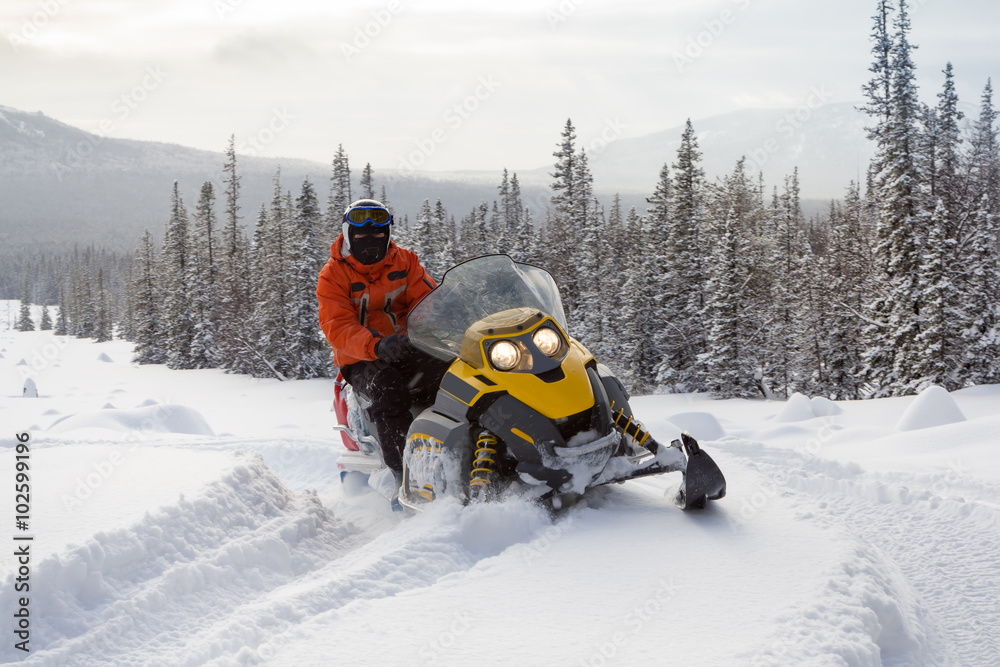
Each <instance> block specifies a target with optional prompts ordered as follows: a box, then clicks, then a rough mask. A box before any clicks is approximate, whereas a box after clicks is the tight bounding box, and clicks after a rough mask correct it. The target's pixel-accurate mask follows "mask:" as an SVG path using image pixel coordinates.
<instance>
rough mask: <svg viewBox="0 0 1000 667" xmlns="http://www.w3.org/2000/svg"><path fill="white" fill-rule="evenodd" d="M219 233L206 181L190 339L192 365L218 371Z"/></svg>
mask: <svg viewBox="0 0 1000 667" xmlns="http://www.w3.org/2000/svg"><path fill="white" fill-rule="evenodd" d="M217 232H218V223H217V221H216V215H215V188H214V186H213V185H212V183H211V181H206V182H205V183H204V184H202V186H201V194H200V196H199V198H198V206H197V208H196V209H195V214H194V222H193V225H192V229H191V253H190V258H189V260H190V261H189V262H188V266H187V273H188V276H187V280H188V284H189V285H190V290H191V293H190V298H191V318H192V320H193V323H194V333H193V337H192V340H191V363H192V367H194V368H216V367H217V366H218V365H219V350H218V344H217V342H216V328H217V313H216V307H217V304H218V302H219V283H218V279H219V268H218V263H219V261H218V260H219V251H218V246H217V242H216V235H217Z"/></svg>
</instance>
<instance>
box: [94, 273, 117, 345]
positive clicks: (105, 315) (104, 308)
mask: <svg viewBox="0 0 1000 667" xmlns="http://www.w3.org/2000/svg"><path fill="white" fill-rule="evenodd" d="M95 313H96V317H95V319H94V336H93V337H94V340H95V342H98V343H103V342H106V341H109V340H111V338H112V336H113V335H114V324H113V322H112V318H111V306H110V304H109V303H108V291H107V290H106V289H105V283H104V267H99V268H98V269H97V294H96V297H95Z"/></svg>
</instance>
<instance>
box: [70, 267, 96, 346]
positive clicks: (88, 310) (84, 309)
mask: <svg viewBox="0 0 1000 667" xmlns="http://www.w3.org/2000/svg"><path fill="white" fill-rule="evenodd" d="M73 300H74V302H75V303H76V306H75V312H76V313H77V315H76V317H74V318H73V335H74V336H76V337H77V338H93V337H94V327H95V323H96V321H97V305H96V304H95V302H94V290H93V285H92V284H91V280H90V273H89V264H85V265H84V266H83V267H81V269H80V272H79V273H76V274H74V276H73Z"/></svg>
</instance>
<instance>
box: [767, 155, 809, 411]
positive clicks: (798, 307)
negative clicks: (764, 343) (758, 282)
mask: <svg viewBox="0 0 1000 667" xmlns="http://www.w3.org/2000/svg"><path fill="white" fill-rule="evenodd" d="M772 216H773V224H774V226H775V229H774V236H773V245H772V249H773V250H772V257H771V262H770V263H771V267H770V275H771V281H772V284H771V290H770V291H771V299H770V305H771V308H770V310H771V313H770V315H769V320H770V326H769V327H768V357H769V363H768V367H767V368H766V369H765V375H766V376H767V377H769V378H771V380H772V383H773V384H772V387H771V388H772V389H774V390H775V391H776V392H777V393H779V394H784V395H785V396H790V395H791V394H792V393H793V392H795V391H799V390H801V389H803V388H804V387H803V386H801V383H800V379H799V377H798V373H797V370H798V367H799V366H800V365H801V364H802V363H803V361H804V360H803V359H802V355H803V354H806V355H808V358H809V359H810V360H812V358H813V357H814V356H815V355H814V354H812V353H810V351H809V350H805V352H803V350H802V349H801V343H800V339H801V338H802V337H803V335H804V333H805V331H804V330H803V328H802V327H801V326H800V324H801V323H800V313H801V312H802V311H803V310H805V309H806V305H805V304H803V302H802V298H803V297H805V296H809V294H808V291H807V290H806V285H805V276H804V273H805V264H806V261H807V260H806V257H807V254H808V248H807V239H806V234H805V229H804V220H803V218H802V207H801V204H800V200H799V171H798V168H796V169H795V171H794V173H793V175H792V176H788V177H785V188H784V191H783V192H782V194H781V195H780V196H779V197H778V198H777V201H776V206H775V207H773V209H772ZM816 269H817V270H818V269H819V267H816ZM820 276H821V273H820V272H818V271H817V272H815V273H814V276H813V277H814V278H817V279H820ZM813 305H814V306H816V307H819V306H820V304H819V303H818V302H816V301H814V302H813ZM813 315H814V316H815V317H816V318H819V315H818V313H817V312H816V311H815V310H814V311H813ZM813 347H815V345H814V346H813ZM812 352H815V350H813V351H812ZM809 365H810V366H812V364H809Z"/></svg>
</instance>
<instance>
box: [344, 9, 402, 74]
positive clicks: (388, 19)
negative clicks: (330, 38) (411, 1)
mask: <svg viewBox="0 0 1000 667" xmlns="http://www.w3.org/2000/svg"><path fill="white" fill-rule="evenodd" d="M402 8H403V5H402V3H401V2H400V1H399V0H389V3H388V4H387V5H386V6H385V8H384V9H376V10H374V11H372V12H371V20H369V21H367V22H366V23H365V24H364V25H363V26H357V27H355V28H354V38H353V39H352V40H351V41H350V42H341V43H340V52H341V53H342V54H344V58H346V59H347V62H351V59H352V58H354V57H355V56H360V55H361V52H362V51H364V50H365V49H367V48H368V47H369V46H370V45H371V43H372V41H373V40H375V39H376V38H378V36H379V35H381V34H382V31H383V30H385V29H386V28H388V27H389V24H390V23H392V19H393V17H395V16H396V14H398V13H399V11H400V10H401V9H402Z"/></svg>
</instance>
